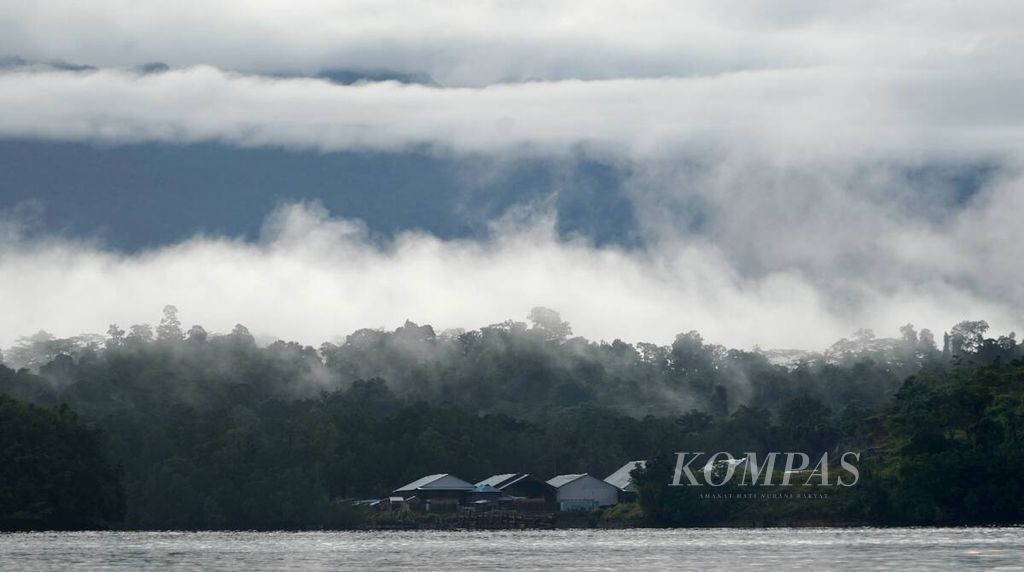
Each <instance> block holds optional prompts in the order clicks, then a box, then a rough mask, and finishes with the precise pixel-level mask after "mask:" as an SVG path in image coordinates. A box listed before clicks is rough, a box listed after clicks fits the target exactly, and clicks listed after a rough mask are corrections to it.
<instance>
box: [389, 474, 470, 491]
mask: <svg viewBox="0 0 1024 572" xmlns="http://www.w3.org/2000/svg"><path fill="white" fill-rule="evenodd" d="M420 490H430V491H469V490H473V485H472V484H470V483H467V482H466V481H464V480H462V479H460V478H458V477H456V476H454V475H450V474H448V473H438V474H436V475H427V476H425V477H423V478H421V479H416V480H415V481H413V482H411V483H409V484H407V485H405V486H404V487H400V488H397V489H395V490H394V491H393V492H396V493H399V492H412V491H420Z"/></svg>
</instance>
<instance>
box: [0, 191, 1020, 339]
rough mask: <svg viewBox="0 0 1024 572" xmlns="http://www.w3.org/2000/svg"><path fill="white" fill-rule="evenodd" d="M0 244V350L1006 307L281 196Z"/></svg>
mask: <svg viewBox="0 0 1024 572" xmlns="http://www.w3.org/2000/svg"><path fill="white" fill-rule="evenodd" d="M6 232H7V240H5V241H4V243H3V246H2V247H0V275H2V276H4V277H6V278H5V280H3V281H0V313H2V315H3V316H4V320H3V322H2V324H0V346H3V347H6V346H10V345H11V344H12V343H13V342H14V341H15V340H16V339H17V338H18V337H19V336H22V335H25V334H28V333H31V332H32V331H35V330H36V329H46V330H48V331H50V332H52V333H54V334H57V335H58V336H69V335H73V334H78V333H82V332H102V331H104V330H105V329H106V325H107V324H109V323H110V322H117V323H119V324H120V325H122V326H126V325H129V324H133V323H154V322H156V321H157V318H158V317H159V312H160V309H161V308H162V307H163V305H164V304H175V305H177V306H178V308H180V310H181V317H182V319H183V321H184V322H187V323H200V324H203V325H204V326H206V327H207V328H209V329H211V330H213V331H222V332H223V331H230V329H231V328H232V326H233V325H234V324H235V323H238V322H241V323H244V324H245V325H246V326H248V327H249V328H250V329H251V330H252V331H253V332H254V333H256V334H258V335H262V336H272V337H281V338H285V339H289V340H297V341H301V342H305V343H310V344H317V343H319V342H321V341H323V340H328V339H335V338H337V337H339V336H343V335H345V334H347V333H349V332H351V331H353V330H355V329H357V328H362V327H386V328H393V327H396V326H398V325H400V324H401V323H402V322H403V321H404V320H406V319H411V320H414V321H417V322H420V323H431V324H433V325H434V326H435V327H437V328H439V329H444V328H453V327H463V328H474V327H479V326H481V325H485V324H488V323H494V322H499V321H503V320H505V319H508V318H516V319H522V318H524V317H525V316H526V314H527V313H528V312H529V310H530V308H531V307H533V306H537V305H543V306H548V307H552V308H556V309H558V310H559V311H560V312H561V313H562V315H563V317H565V318H566V319H567V320H569V321H570V322H572V324H573V328H574V330H575V331H576V333H577V334H579V335H583V336H586V337H589V338H592V339H605V340H611V339H614V338H622V339H625V340H629V341H640V340H647V341H654V342H659V343H668V342H670V341H671V339H672V337H673V336H674V335H675V334H676V333H679V332H681V331H687V330H691V329H696V330H699V331H700V332H701V333H702V334H704V336H705V339H708V340H711V341H715V342H720V343H725V344H728V345H730V346H738V347H751V346H753V345H755V344H757V345H761V346H763V347H800V348H806V349H821V348H824V347H825V346H827V345H829V344H830V343H831V342H833V341H835V340H836V339H838V338H839V337H841V336H844V335H847V334H849V333H850V332H851V331H852V330H853V329H855V328H857V327H862V326H864V327H874V328H876V329H877V331H878V332H879V333H880V334H892V333H895V332H896V328H897V327H898V326H899V325H901V324H904V323H906V322H908V321H912V322H914V323H915V324H917V325H918V327H931V328H934V329H936V330H939V331H941V330H942V329H943V328H947V327H949V326H950V325H952V324H953V323H955V322H957V321H959V320H961V319H964V318H966V317H985V318H987V319H989V321H990V322H991V323H992V325H993V328H994V329H995V330H997V331H1003V330H1006V329H1012V327H1013V326H1014V325H1016V324H1019V323H1020V322H1019V321H1017V322H1015V321H1014V319H1013V316H1014V314H1013V313H1011V312H1010V311H1008V309H1007V308H1006V307H1004V306H1002V305H1000V304H998V303H996V302H993V301H988V300H985V299H983V298H981V297H979V296H976V295H974V294H973V293H972V292H970V291H967V290H961V289H957V288H955V287H952V286H950V285H948V284H942V283H917V284H915V283H907V284H905V285H904V286H903V287H901V288H898V289H877V290H876V289H872V287H871V285H870V284H869V283H866V282H865V283H860V284H858V285H856V288H857V289H858V291H859V294H860V295H859V296H858V298H857V301H856V302H853V303H851V302H849V301H841V300H837V299H833V298H830V297H829V295H828V294H827V293H826V292H827V291H826V290H823V289H822V288H820V287H819V286H818V285H816V284H815V283H813V282H812V281H811V280H809V279H807V278H806V277H804V276H801V274H800V273H798V272H795V271H794V272H773V273H768V274H765V275H763V276H761V277H759V278H757V279H751V278H747V277H744V276H743V275H742V274H741V273H739V272H738V271H737V270H736V269H735V268H733V267H731V266H730V264H729V262H728V260H727V259H726V258H725V257H723V256H722V254H721V252H719V251H717V250H716V249H715V248H714V247H713V246H711V245H709V244H707V243H699V242H693V243H691V244H686V243H683V242H680V243H675V244H672V245H669V244H667V243H666V244H663V245H662V246H660V247H658V248H656V249H654V248H648V249H644V250H624V249H621V248H614V247H606V248H596V247H594V246H592V245H590V244H588V243H586V242H581V241H573V240H566V239H563V238H559V237H558V236H557V234H556V233H555V232H554V230H553V220H552V218H551V217H550V216H545V215H543V214H541V215H538V216H533V217H528V218H527V219H525V222H524V220H523V219H520V220H519V222H513V221H510V220H506V221H501V222H498V223H495V225H494V227H493V230H492V234H491V236H490V237H489V238H487V239H485V240H479V241H442V240H439V239H437V238H436V237H433V236H430V235H425V234H414V233H409V234H404V235H402V236H400V237H398V238H397V239H396V240H395V241H394V242H392V243H389V244H386V245H378V244H375V243H373V242H372V241H371V240H369V238H368V237H367V234H366V232H365V230H364V229H363V227H362V226H361V225H360V224H359V223H357V222H353V221H349V220H344V219H339V218H332V217H331V216H329V214H328V213H326V212H325V211H324V210H323V209H322V208H321V207H319V206H317V205H316V204H308V203H301V204H292V205H288V206H284V207H282V208H280V209H279V210H277V211H276V212H274V213H273V214H272V215H271V216H269V217H268V219H267V222H266V225H265V229H264V233H263V236H262V238H261V240H260V241H258V242H256V243H246V242H243V241H239V240H233V239H229V238H218V237H195V238H193V239H191V240H188V241H185V242H183V243H180V244H175V245H170V246H166V247H163V248H159V249H155V250H152V251H148V252H144V253H140V254H137V255H125V254H120V253H117V252H112V251H109V250H106V249H104V248H102V247H100V246H97V245H93V244H87V243H80V242H71V241H68V240H64V239H59V238H53V237H49V238H47V237H43V238H39V237H37V238H25V237H24V235H23V234H22V235H21V236H20V237H19V236H15V235H17V234H18V231H17V230H16V229H14V228H13V227H12V226H11V224H10V223H8V224H7V229H6Z"/></svg>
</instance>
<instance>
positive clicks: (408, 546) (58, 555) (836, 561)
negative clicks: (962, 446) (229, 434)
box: [0, 528, 1024, 572]
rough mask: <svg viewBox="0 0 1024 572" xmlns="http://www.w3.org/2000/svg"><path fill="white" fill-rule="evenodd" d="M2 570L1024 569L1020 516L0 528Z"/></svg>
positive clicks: (0, 564) (0, 566) (1023, 533)
mask: <svg viewBox="0 0 1024 572" xmlns="http://www.w3.org/2000/svg"><path fill="white" fill-rule="evenodd" d="M0 568H2V569H3V570H8V569H10V570H57V569H68V568H74V569H77V570H140V569H145V570H164V569H166V570H204V569H219V570H239V571H243V570H244V571H256V570H280V569H301V570H366V569H377V570H445V571H447V572H451V571H456V570H512V569H514V570H517V571H521V570H546V571H553V570H561V569H573V570H623V569H632V570H707V571H711V570H729V571H735V570H752V569H761V570H773V569H796V568H800V569H804V570H812V569H815V570H824V569H828V570H882V569H889V570H992V569H996V570H1024V528H940V529H934V528H931V529H923V528H922V529H908V528H890V529H873V528H861V529H825V528H818V529H807V528H803V529H767V530H730V529H687V530H650V529H636V530H555V531H453V532H446V531H412V532H405V531H402V532H297V533H291V532H72V533H68V532H54V533H17V534H0Z"/></svg>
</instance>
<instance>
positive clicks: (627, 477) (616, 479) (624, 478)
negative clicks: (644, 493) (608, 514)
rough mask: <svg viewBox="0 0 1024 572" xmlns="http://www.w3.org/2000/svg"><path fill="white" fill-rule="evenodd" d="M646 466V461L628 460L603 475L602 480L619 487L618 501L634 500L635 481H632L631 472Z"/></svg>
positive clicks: (635, 491) (635, 492)
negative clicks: (608, 473)
mask: <svg viewBox="0 0 1024 572" xmlns="http://www.w3.org/2000/svg"><path fill="white" fill-rule="evenodd" d="M646 466H647V461H630V462H628V463H626V464H625V465H622V466H621V467H619V468H618V470H616V471H615V472H614V473H612V474H610V475H608V476H607V477H605V479H604V482H606V483H608V484H610V485H612V486H613V487H615V488H617V489H619V502H633V501H635V500H636V497H637V489H636V483H634V482H633V476H632V474H631V473H632V472H633V471H634V470H636V469H639V468H643V467H646Z"/></svg>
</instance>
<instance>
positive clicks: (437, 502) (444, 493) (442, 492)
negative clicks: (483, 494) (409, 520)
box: [393, 473, 473, 510]
mask: <svg viewBox="0 0 1024 572" xmlns="http://www.w3.org/2000/svg"><path fill="white" fill-rule="evenodd" d="M472 490H473V485H472V484H471V483H468V482H466V481H464V480H462V479H460V478H458V477H456V476H455V475H450V474H448V473H439V474H436V475H427V476H425V477H423V478H420V479H416V480H415V481H413V482H411V483H409V484H407V485H405V486H403V487H399V488H397V489H395V490H394V491H393V492H394V493H395V494H397V495H401V496H402V498H404V499H405V500H406V502H408V503H409V504H412V505H414V506H419V507H422V508H423V509H424V510H454V509H455V508H457V507H458V505H459V501H460V500H461V499H462V497H463V495H465V494H466V493H468V492H470V491H472Z"/></svg>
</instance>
